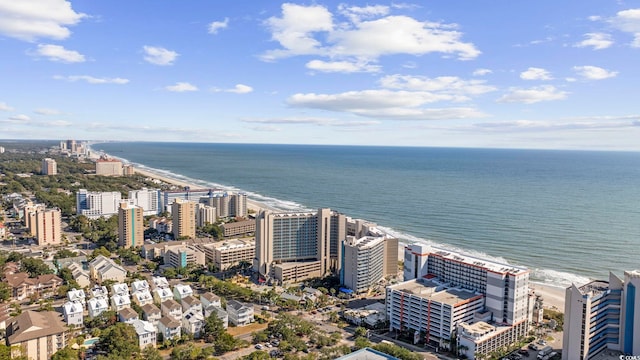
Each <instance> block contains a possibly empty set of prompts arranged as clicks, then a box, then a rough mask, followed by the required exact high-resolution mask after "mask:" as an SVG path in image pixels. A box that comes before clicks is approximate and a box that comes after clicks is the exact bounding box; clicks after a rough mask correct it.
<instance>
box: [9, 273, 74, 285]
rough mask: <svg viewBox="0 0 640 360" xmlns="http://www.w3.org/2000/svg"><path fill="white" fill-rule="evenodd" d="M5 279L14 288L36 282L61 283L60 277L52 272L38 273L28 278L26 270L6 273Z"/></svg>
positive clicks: (35, 283)
mask: <svg viewBox="0 0 640 360" xmlns="http://www.w3.org/2000/svg"><path fill="white" fill-rule="evenodd" d="M6 279H7V283H8V284H9V285H10V286H11V287H14V288H15V287H18V286H22V285H25V284H26V285H37V284H44V283H49V282H57V283H60V284H61V283H62V279H61V278H59V277H58V276H56V275H53V274H45V275H40V276H38V277H36V278H30V277H29V274H28V273H26V272H20V273H16V274H7V276H6Z"/></svg>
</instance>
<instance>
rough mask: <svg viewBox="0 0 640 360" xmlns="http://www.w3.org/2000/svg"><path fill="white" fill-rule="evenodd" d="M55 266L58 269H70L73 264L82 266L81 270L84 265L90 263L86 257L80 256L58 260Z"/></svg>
mask: <svg viewBox="0 0 640 360" xmlns="http://www.w3.org/2000/svg"><path fill="white" fill-rule="evenodd" d="M55 264H56V267H57V268H58V269H63V268H66V267H69V266H71V264H77V265H80V268H82V265H86V264H88V262H87V257H86V256H84V255H80V256H74V257H68V258H63V259H56V260H55Z"/></svg>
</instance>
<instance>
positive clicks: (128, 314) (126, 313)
mask: <svg viewBox="0 0 640 360" xmlns="http://www.w3.org/2000/svg"><path fill="white" fill-rule="evenodd" d="M138 319H140V318H139V317H138V313H137V312H136V311H135V310H133V309H132V308H124V309H122V310H120V311H118V321H120V322H123V323H127V324H131V323H133V321H134V320H138Z"/></svg>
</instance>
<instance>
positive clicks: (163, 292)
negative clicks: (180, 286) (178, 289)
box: [153, 288, 173, 304]
mask: <svg viewBox="0 0 640 360" xmlns="http://www.w3.org/2000/svg"><path fill="white" fill-rule="evenodd" d="M153 300H154V301H155V302H157V303H161V304H162V303H163V302H165V301H167V300H173V293H172V292H171V289H169V288H158V289H155V290H153Z"/></svg>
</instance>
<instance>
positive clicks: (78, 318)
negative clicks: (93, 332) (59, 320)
mask: <svg viewBox="0 0 640 360" xmlns="http://www.w3.org/2000/svg"><path fill="white" fill-rule="evenodd" d="M62 311H63V315H64V321H65V322H66V323H67V325H75V326H83V325H84V306H83V305H82V304H81V303H80V302H79V301H67V302H66V303H65V304H64V305H63V306H62Z"/></svg>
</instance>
